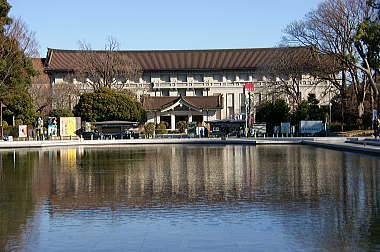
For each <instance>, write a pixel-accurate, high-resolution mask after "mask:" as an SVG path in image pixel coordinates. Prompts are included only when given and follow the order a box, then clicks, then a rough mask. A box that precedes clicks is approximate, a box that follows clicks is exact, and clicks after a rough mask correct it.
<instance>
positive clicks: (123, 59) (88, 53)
mask: <svg viewBox="0 0 380 252" xmlns="http://www.w3.org/2000/svg"><path fill="white" fill-rule="evenodd" d="M80 49H81V57H80V60H81V62H79V64H78V69H77V71H76V73H75V78H76V79H78V80H79V81H80V82H82V83H85V84H87V85H88V86H90V87H91V88H92V89H93V90H98V89H100V88H102V87H106V88H116V89H119V90H122V89H123V88H124V87H125V84H126V82H127V80H135V79H137V78H138V77H139V76H140V75H141V72H142V70H141V67H140V66H139V65H138V64H137V63H136V62H134V61H133V60H132V59H131V58H130V57H128V55H127V54H125V53H122V52H120V51H118V50H119V43H118V42H117V41H116V40H115V39H114V38H112V37H109V38H108V40H107V43H106V45H105V47H104V50H102V51H95V50H92V49H91V45H90V44H88V43H85V42H83V41H80Z"/></svg>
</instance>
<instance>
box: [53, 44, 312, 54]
mask: <svg viewBox="0 0 380 252" xmlns="http://www.w3.org/2000/svg"><path fill="white" fill-rule="evenodd" d="M286 48H294V49H296V48H308V46H281V47H279V46H274V47H259V48H211V49H158V50H154V49H151V50H139V49H136V50H134V49H131V50H117V51H118V52H140V53H142V52H216V51H247V50H249V51H250V50H271V49H286ZM47 49H48V50H50V51H63V52H81V51H87V50H81V49H60V48H49V47H48V48H47ZM89 51H90V52H107V50H89Z"/></svg>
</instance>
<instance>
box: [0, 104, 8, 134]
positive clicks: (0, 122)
mask: <svg viewBox="0 0 380 252" xmlns="http://www.w3.org/2000/svg"><path fill="white" fill-rule="evenodd" d="M6 107H7V106H5V105H4V104H3V103H2V102H1V103H0V127H1V140H3V136H4V131H3V108H6Z"/></svg>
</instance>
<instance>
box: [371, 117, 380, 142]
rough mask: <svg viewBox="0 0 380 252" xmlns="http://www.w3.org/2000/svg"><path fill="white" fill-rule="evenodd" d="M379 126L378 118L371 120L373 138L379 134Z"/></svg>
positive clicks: (379, 120)
mask: <svg viewBox="0 0 380 252" xmlns="http://www.w3.org/2000/svg"><path fill="white" fill-rule="evenodd" d="M379 126H380V118H379V117H375V120H373V134H374V135H375V139H377V137H378V136H379Z"/></svg>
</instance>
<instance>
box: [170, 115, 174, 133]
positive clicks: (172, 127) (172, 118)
mask: <svg viewBox="0 0 380 252" xmlns="http://www.w3.org/2000/svg"><path fill="white" fill-rule="evenodd" d="M170 121H171V130H175V115H174V114H171V115H170Z"/></svg>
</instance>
